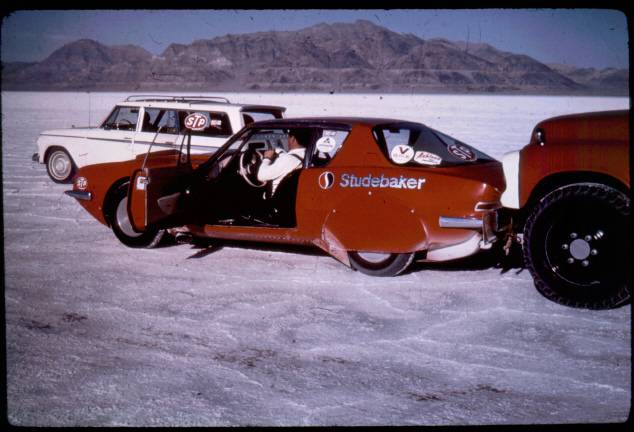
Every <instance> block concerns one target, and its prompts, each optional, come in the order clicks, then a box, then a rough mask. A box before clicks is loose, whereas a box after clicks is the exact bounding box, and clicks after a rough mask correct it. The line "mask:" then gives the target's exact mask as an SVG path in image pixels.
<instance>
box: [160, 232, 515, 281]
mask: <svg viewBox="0 0 634 432" xmlns="http://www.w3.org/2000/svg"><path fill="white" fill-rule="evenodd" d="M165 243H167V242H165ZM169 243H170V244H171V245H175V244H177V242H176V241H175V240H173V239H171V240H170V241H169ZM165 246H167V244H165ZM190 247H191V249H192V250H194V251H195V252H194V253H193V254H192V255H190V256H188V257H187V259H200V258H204V257H206V256H208V255H211V254H214V253H216V252H218V251H220V250H222V249H223V248H224V247H233V248H243V249H252V250H258V251H266V252H284V253H292V254H300V255H306V256H328V254H327V253H326V252H324V251H322V250H321V249H319V248H317V247H316V246H311V245H288V244H271V243H262V242H255V241H244V240H220V239H200V238H197V239H195V240H194V243H193V244H191V245H190ZM420 258H424V256H420V257H416V258H415V260H414V262H413V263H412V264H411V265H410V267H409V268H408V269H407V270H405V271H404V272H403V273H402V274H409V273H413V272H417V271H424V270H443V271H467V270H485V269H491V268H496V269H500V273H501V274H504V273H507V272H509V271H515V274H519V273H521V272H522V271H523V270H524V269H525V267H524V258H523V255H522V248H521V246H520V245H518V244H513V246H512V247H511V249H510V251H509V254H508V255H506V254H505V253H504V250H503V249H502V245H501V244H495V245H494V246H493V247H492V248H491V249H489V250H487V251H482V252H480V253H476V254H475V255H471V256H469V257H466V258H461V259H456V260H453V261H446V262H437V263H432V262H421V261H416V260H417V259H420Z"/></svg>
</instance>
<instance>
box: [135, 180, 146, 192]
mask: <svg viewBox="0 0 634 432" xmlns="http://www.w3.org/2000/svg"><path fill="white" fill-rule="evenodd" d="M148 183H149V182H148V180H147V177H137V178H136V185H135V186H136V189H137V190H145V186H146V185H147V184H148Z"/></svg>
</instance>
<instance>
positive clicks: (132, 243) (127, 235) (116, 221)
mask: <svg viewBox="0 0 634 432" xmlns="http://www.w3.org/2000/svg"><path fill="white" fill-rule="evenodd" d="M113 205H114V212H113V215H112V221H111V227H112V231H113V232H114V235H115V236H117V238H118V239H119V240H120V241H121V243H123V244H124V245H126V246H129V247H133V248H148V249H149V248H153V247H156V246H157V245H158V244H159V243H160V242H161V239H162V238H163V235H164V234H165V230H163V229H160V230H158V229H146V230H145V231H144V232H142V233H140V232H137V231H135V230H134V228H132V224H131V223H130V219H129V217H128V188H127V184H126V185H124V186H122V187H121V188H120V189H119V191H118V192H117V194H116V196H115V197H114V202H113Z"/></svg>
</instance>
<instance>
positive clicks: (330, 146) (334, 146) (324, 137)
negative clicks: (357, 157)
mask: <svg viewBox="0 0 634 432" xmlns="http://www.w3.org/2000/svg"><path fill="white" fill-rule="evenodd" d="M348 134H349V132H348V131H343V130H330V129H320V130H319V132H318V137H317V141H316V142H315V147H314V149H313V154H312V157H311V160H310V166H311V167H323V166H326V165H328V163H329V162H330V161H331V160H332V158H334V157H335V155H336V154H337V152H338V151H339V150H340V149H341V146H342V145H343V142H344V141H345V140H346V138H347V137H348Z"/></svg>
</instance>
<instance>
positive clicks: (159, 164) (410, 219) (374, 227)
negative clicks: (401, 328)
mask: <svg viewBox="0 0 634 432" xmlns="http://www.w3.org/2000/svg"><path fill="white" fill-rule="evenodd" d="M190 123H193V122H190ZM185 126H186V127H187V125H185ZM185 148H186V147H183V151H182V152H179V151H166V152H155V153H148V155H146V156H145V157H138V158H137V159H135V160H131V161H127V162H118V163H105V164H98V165H91V166H86V167H84V168H82V169H81V170H80V171H79V172H78V174H77V176H76V177H75V179H74V186H73V190H72V191H68V192H67V194H69V195H71V196H73V197H75V198H77V199H78V201H79V202H80V203H81V205H82V206H84V208H85V209H86V210H87V211H88V212H90V213H91V214H92V215H93V216H94V217H95V218H97V219H98V220H99V221H101V222H102V223H104V224H106V225H108V226H110V227H112V230H113V231H114V233H115V235H116V236H117V237H118V238H119V239H120V240H121V241H122V242H123V243H125V244H126V245H128V246H133V247H148V246H153V245H156V244H157V243H158V241H159V240H160V238H161V236H162V235H163V233H164V232H165V231H166V230H169V231H170V232H172V233H176V235H177V236H178V237H181V238H191V239H194V240H195V239H196V238H217V239H233V240H250V241H261V242H275V243H288V244H300V245H314V246H317V247H319V248H321V249H323V250H324V251H326V252H327V253H328V254H330V255H332V256H333V257H335V258H336V259H338V260H339V261H341V262H343V263H344V264H346V265H350V266H352V267H353V268H355V269H357V270H359V271H362V272H364V273H367V274H371V275H378V276H391V275H396V274H398V273H400V272H402V271H403V270H404V269H405V268H406V267H407V266H408V265H409V264H410V263H411V262H412V260H413V259H414V257H415V256H416V257H418V258H420V259H421V260H427V261H446V260H451V259H455V258H461V257H465V256H468V255H471V254H473V253H475V252H477V251H479V250H480V249H482V248H489V247H490V246H491V244H492V243H493V242H494V241H495V240H496V235H495V232H496V221H497V219H496V214H497V213H496V209H498V208H499V207H500V206H501V204H500V197H501V194H502V192H503V191H504V189H505V180H504V174H503V170H502V165H501V163H500V162H498V161H496V160H494V159H493V158H491V157H489V156H487V155H486V154H484V153H482V152H480V151H478V150H476V149H474V148H473V147H470V146H469V145H467V144H465V143H463V142H460V141H458V140H456V139H454V138H452V137H450V136H447V135H445V134H443V133H441V132H438V131H436V130H434V129H431V128H429V127H427V126H425V125H423V124H419V123H412V122H405V121H399V120H390V119H372V118H303V119H279V120H270V121H262V122H256V123H252V124H251V125H249V126H247V127H245V128H244V129H242V130H241V131H240V132H238V133H237V134H236V135H234V136H233V137H232V138H231V139H230V140H229V141H227V143H225V144H224V145H223V146H222V147H221V148H220V149H219V150H218V151H217V152H216V153H214V154H213V155H212V156H211V157H209V158H208V160H205V161H204V162H202V161H201V159H200V158H199V159H198V160H192V159H191V158H190V157H189V154H188V153H187V152H185V151H184V149H185ZM282 162H283V163H282ZM284 170H287V171H288V172H284V173H282V171H284ZM278 174H279V175H278ZM174 228H176V229H174Z"/></svg>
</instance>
